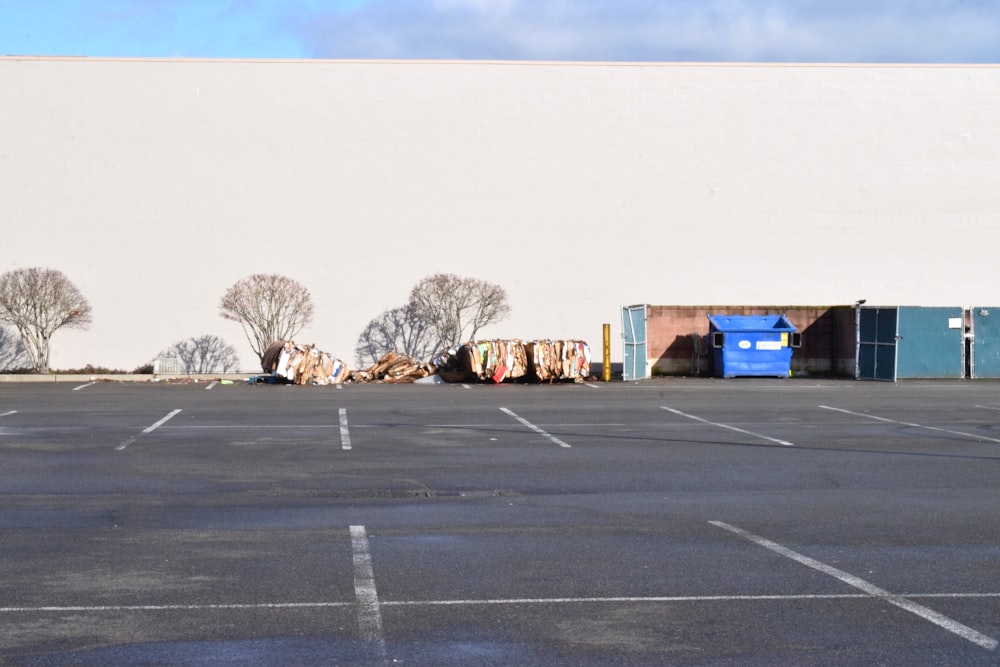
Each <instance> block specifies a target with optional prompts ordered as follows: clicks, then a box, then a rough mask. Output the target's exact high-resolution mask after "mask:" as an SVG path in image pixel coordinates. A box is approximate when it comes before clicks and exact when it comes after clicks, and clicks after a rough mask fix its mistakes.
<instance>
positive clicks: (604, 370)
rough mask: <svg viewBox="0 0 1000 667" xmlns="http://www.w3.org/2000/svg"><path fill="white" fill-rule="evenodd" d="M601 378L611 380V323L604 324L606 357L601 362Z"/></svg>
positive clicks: (606, 380)
mask: <svg viewBox="0 0 1000 667" xmlns="http://www.w3.org/2000/svg"><path fill="white" fill-rule="evenodd" d="M601 379H602V380H604V381H605V382H611V325H610V324H607V323H605V325H604V359H603V360H602V363H601Z"/></svg>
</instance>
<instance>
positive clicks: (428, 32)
mask: <svg viewBox="0 0 1000 667" xmlns="http://www.w3.org/2000/svg"><path fill="white" fill-rule="evenodd" d="M0 55H57V56H62V55H82V56H91V57H156V58H169V57H188V58H307V59H312V58H378V59H383V58H401V59H412V58H418V59H420V58H429V59H442V58H444V59H477V60H478V59H504V60H576V61H727V62H746V61H757V62H910V63H913V62H929V63H987V62H988V63H996V62H1000V2H998V1H997V0H0Z"/></svg>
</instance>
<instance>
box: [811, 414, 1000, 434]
mask: <svg viewBox="0 0 1000 667" xmlns="http://www.w3.org/2000/svg"><path fill="white" fill-rule="evenodd" d="M819 407H820V408H822V409H824V410H833V411H834V412H842V413H844V414H846V415H854V416H855V417H867V418H868V419H874V420H876V421H880V422H887V423H889V424H899V425H900V426H910V427H913V428H922V429H924V430H927V431H937V432H938V433H950V434H951V435H960V436H962V437H964V438H972V439H973V440H979V441H980V442H996V443H1000V440H998V439H996V438H988V437H986V436H985V435H977V434H975V433H966V432H965V431H955V430H952V429H950V428H939V427H937V426H925V425H924V424H914V423H913V422H904V421H899V420H896V419H888V418H886V417H879V416H877V415H869V414H865V413H864V412H854V411H853V410H845V409H843V408H833V407H830V406H829V405H821V406H819Z"/></svg>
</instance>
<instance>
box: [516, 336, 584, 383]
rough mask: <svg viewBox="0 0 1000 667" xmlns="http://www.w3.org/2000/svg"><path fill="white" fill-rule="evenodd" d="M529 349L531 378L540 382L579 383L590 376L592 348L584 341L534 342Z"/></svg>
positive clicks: (530, 343) (528, 346) (531, 342)
mask: <svg viewBox="0 0 1000 667" xmlns="http://www.w3.org/2000/svg"><path fill="white" fill-rule="evenodd" d="M527 348H528V362H529V366H530V369H531V376H532V378H533V379H535V380H538V381H539V382H553V381H556V380H574V381H577V382H579V381H582V380H583V379H585V378H586V377H587V376H589V375H590V346H589V345H587V343H585V342H584V341H582V340H533V341H530V342H529V343H528V345H527Z"/></svg>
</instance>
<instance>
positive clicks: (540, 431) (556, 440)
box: [500, 408, 571, 447]
mask: <svg viewBox="0 0 1000 667" xmlns="http://www.w3.org/2000/svg"><path fill="white" fill-rule="evenodd" d="M500 411H501V412H503V413H504V414H506V415H509V416H511V417H513V418H514V419H516V420H517V421H519V422H521V424H523V425H524V426H526V427H528V428H530V429H531V430H532V431H534V432H535V433H538V434H539V435H542V436H545V437H546V438H548V439H549V440H551V441H552V442H554V443H556V444H557V445H559V446H560V447H570V446H571V445H569V444H568V443H565V442H563V441H562V440H560V439H559V438H557V437H555V436H554V435H551V434H549V433H547V432H546V431H544V430H543V429H541V428H539V427H537V426H535V425H534V424H532V423H531V422H529V421H528V420H527V419H525V418H524V417H519V416H518V415H516V414H515V413H514V412H513V411H511V410H508V409H507V408H500Z"/></svg>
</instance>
